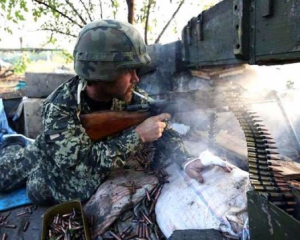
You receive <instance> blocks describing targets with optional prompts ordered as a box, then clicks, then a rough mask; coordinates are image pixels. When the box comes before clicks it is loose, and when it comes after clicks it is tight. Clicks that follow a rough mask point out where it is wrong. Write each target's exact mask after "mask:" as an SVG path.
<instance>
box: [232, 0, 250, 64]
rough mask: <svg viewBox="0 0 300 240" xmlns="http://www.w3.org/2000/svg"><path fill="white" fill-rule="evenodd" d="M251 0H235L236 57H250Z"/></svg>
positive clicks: (234, 50)
mask: <svg viewBox="0 0 300 240" xmlns="http://www.w3.org/2000/svg"><path fill="white" fill-rule="evenodd" d="M249 2H250V1H248V0H233V10H232V11H233V28H234V31H235V39H234V40H235V41H234V47H233V52H234V55H235V57H236V58H238V59H243V60H248V59H249V24H250V23H249Z"/></svg>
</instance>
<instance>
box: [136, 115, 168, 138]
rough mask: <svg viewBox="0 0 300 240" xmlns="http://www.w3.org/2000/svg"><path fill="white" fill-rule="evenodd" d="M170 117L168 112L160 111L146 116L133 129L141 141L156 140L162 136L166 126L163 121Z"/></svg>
mask: <svg viewBox="0 0 300 240" xmlns="http://www.w3.org/2000/svg"><path fill="white" fill-rule="evenodd" d="M170 118H171V115H170V114H168V113H162V114H159V115H157V116H153V117H150V118H147V119H146V120H145V121H144V122H142V123H141V124H139V125H138V126H137V127H136V128H135V131H136V132H137V133H138V134H139V136H140V138H141V139H142V141H143V142H153V141H156V140H157V139H159V138H160V137H161V136H162V133H163V131H164V129H165V128H166V126H167V125H166V123H165V122H163V121H164V120H167V119H170Z"/></svg>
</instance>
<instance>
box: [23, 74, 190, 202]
mask: <svg viewBox="0 0 300 240" xmlns="http://www.w3.org/2000/svg"><path fill="white" fill-rule="evenodd" d="M83 82H84V81H83V80H82V79H80V78H79V77H78V76H76V77H74V78H72V79H70V80H69V81H68V82H66V83H64V84H62V85H61V86H60V87H58V88H57V89H56V90H55V91H54V92H53V93H52V94H51V95H50V96H49V97H48V98H47V99H46V100H45V101H44V105H43V125H44V132H43V133H42V134H40V135H39V136H38V137H37V139H36V141H35V142H34V143H33V144H32V145H30V146H29V147H28V148H27V150H26V151H25V155H26V157H30V158H32V159H36V160H38V162H39V165H40V167H41V168H43V169H44V171H45V177H46V178H47V181H48V185H49V187H50V189H51V192H52V193H53V195H54V198H55V199H56V200H57V201H58V202H63V201H67V200H71V199H74V198H80V199H81V200H85V199H88V198H89V197H91V195H92V194H93V193H94V192H95V191H96V189H97V187H98V186H99V185H100V184H101V182H102V181H103V180H104V179H105V177H106V176H107V175H108V174H109V173H110V172H111V171H112V169H114V168H116V167H120V166H122V165H124V163H125V162H126V160H127V158H128V157H129V156H130V155H131V154H133V153H135V152H137V151H138V150H139V149H141V148H142V147H143V145H144V144H143V143H142V141H141V139H140V138H139V136H138V134H137V133H136V132H135V131H134V128H130V129H127V130H125V131H123V132H122V133H120V134H118V135H117V136H114V137H110V138H107V139H105V140H101V141H97V142H92V141H91V139H90V138H89V136H88V135H87V134H86V132H85V129H84V128H83V126H82V125H81V122H80V118H79V115H80V114H85V113H90V112H91V110H90V107H89V106H88V104H87V102H86V100H85V98H84V95H83V92H82V91H80V86H82V83H83ZM135 90H136V91H137V92H139V93H141V94H143V95H147V94H146V93H145V92H144V91H142V90H141V89H139V88H136V89H135ZM78 100H79V101H78ZM143 101H145V100H143V99H141V98H139V97H136V96H134V98H133V101H132V103H135V104H136V103H142V102H143ZM124 107H125V103H124V102H121V101H118V100H116V99H114V100H113V104H112V107H111V109H112V110H122V109H124ZM155 147H156V148H157V151H156V153H155V157H156V158H160V159H161V160H160V161H164V159H167V158H172V157H173V158H176V159H178V160H179V161H181V160H185V159H186V158H187V157H190V155H189V153H188V152H187V151H186V149H185V147H184V145H183V143H182V141H181V139H180V137H179V136H178V134H177V133H176V132H175V131H174V130H172V129H168V130H166V131H164V134H163V136H162V137H161V138H160V139H159V140H158V141H156V143H155Z"/></svg>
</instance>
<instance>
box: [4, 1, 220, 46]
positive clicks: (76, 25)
mask: <svg viewBox="0 0 300 240" xmlns="http://www.w3.org/2000/svg"><path fill="white" fill-rule="evenodd" d="M199 2H200V3H195V1H193V0H169V1H167V0H160V1H157V0H143V1H141V0H138V1H135V0H29V1H26V0H0V7H1V9H0V16H1V18H3V19H6V21H4V22H5V23H4V25H2V26H1V27H4V28H5V30H6V31H7V32H11V33H12V28H11V26H12V24H15V25H18V24H20V23H21V22H24V21H25V20H27V19H28V18H30V17H32V16H33V18H34V21H36V22H37V23H40V26H39V29H38V30H42V31H46V32H47V33H48V34H49V42H50V43H54V42H55V41H56V37H57V36H58V35H63V36H65V37H66V38H69V39H74V38H75V37H76V36H77V34H78V32H79V30H80V29H81V28H82V27H83V26H84V25H85V24H87V23H88V22H91V21H93V20H95V19H105V18H113V19H122V20H125V19H123V16H128V20H129V21H130V19H133V24H137V25H141V26H142V27H143V29H144V37H145V42H146V43H148V41H149V40H151V42H150V43H159V42H160V39H161V37H162V35H163V34H164V33H165V32H166V29H167V28H170V26H171V22H176V15H177V13H178V12H179V11H180V10H181V8H182V6H183V5H193V4H194V5H196V6H198V7H199V12H201V10H202V9H201V5H202V6H204V5H205V6H206V5H207V4H210V3H211V2H217V0H206V1H199ZM166 4H169V5H168V6H172V7H173V8H172V9H173V11H170V7H167V9H163V7H162V5H166ZM130 14H132V15H133V16H131V18H130V16H129V15H130ZM162 16H165V17H166V16H167V19H165V20H163V21H162V20H161V17H162ZM191 17H193V16H191ZM158 23H160V24H159V25H158ZM162 23H163V25H162ZM158 28H160V29H158ZM171 28H173V29H175V30H174V31H177V30H176V28H175V27H174V26H172V27H171ZM154 29H155V31H154Z"/></svg>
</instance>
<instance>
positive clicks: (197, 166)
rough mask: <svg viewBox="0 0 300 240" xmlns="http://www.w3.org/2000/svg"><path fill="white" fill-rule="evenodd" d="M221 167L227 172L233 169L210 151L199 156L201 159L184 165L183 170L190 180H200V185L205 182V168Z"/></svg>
mask: <svg viewBox="0 0 300 240" xmlns="http://www.w3.org/2000/svg"><path fill="white" fill-rule="evenodd" d="M213 165H215V166H220V167H221V168H223V169H224V171H226V172H231V171H232V167H230V166H229V165H228V164H227V162H226V161H225V160H223V159H222V158H220V157H218V156H215V155H214V154H212V153H211V152H209V151H204V152H202V153H201V154H200V155H199V158H195V159H192V160H188V161H186V162H184V163H183V168H184V171H185V172H186V174H187V175H188V176H189V177H190V178H194V179H196V180H198V181H199V182H200V183H203V182H204V179H203V176H202V174H201V171H202V169H203V168H205V167H208V166H213Z"/></svg>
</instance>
